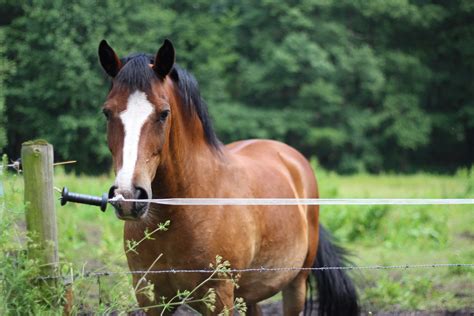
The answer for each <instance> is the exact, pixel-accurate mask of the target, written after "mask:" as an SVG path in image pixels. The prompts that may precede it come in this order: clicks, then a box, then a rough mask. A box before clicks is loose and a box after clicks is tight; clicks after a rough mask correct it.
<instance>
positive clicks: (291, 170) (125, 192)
mask: <svg viewBox="0 0 474 316" xmlns="http://www.w3.org/2000/svg"><path fill="white" fill-rule="evenodd" d="M98 53H99V60H100V63H101V65H102V68H103V69H104V70H105V72H106V74H108V76H110V78H111V82H112V83H111V88H110V91H109V93H108V96H107V99H106V101H105V103H104V106H103V113H104V115H105V116H106V119H107V143H108V147H109V149H110V152H111V154H112V160H113V169H114V170H115V174H116V179H115V182H114V184H113V186H112V187H111V188H110V190H109V197H110V198H114V197H118V196H120V197H122V199H118V200H116V202H115V203H114V204H113V205H114V208H115V213H116V216H117V217H118V218H119V219H121V220H124V221H125V224H124V244H125V245H129V244H130V242H129V241H131V240H134V241H141V242H140V243H138V244H137V246H136V249H134V251H126V256H127V261H128V266H129V269H130V270H131V271H147V270H150V271H156V270H163V269H170V268H173V269H209V264H210V263H212V262H214V261H215V258H216V255H219V256H221V257H222V258H224V259H226V260H228V261H229V262H230V264H231V266H232V268H233V269H249V268H250V269H252V268H255V269H256V270H258V268H260V267H266V268H280V267H296V268H303V269H300V270H297V269H287V270H278V271H273V272H259V271H253V272H245V273H242V274H241V276H240V279H239V280H238V287H236V286H235V285H234V284H233V283H232V282H229V280H228V279H227V280H213V281H210V282H208V283H206V284H204V285H203V286H201V287H200V288H199V291H198V293H197V294H196V295H197V296H198V294H199V295H203V294H205V293H207V291H208V290H209V289H210V288H213V289H214V290H215V294H216V302H215V309H214V310H211V309H210V308H209V307H208V306H206V305H205V304H203V303H196V304H195V305H192V307H193V308H194V309H196V310H197V311H198V312H200V313H202V314H203V315H216V314H217V313H219V312H221V311H223V310H224V309H227V310H232V308H233V305H234V298H236V297H240V298H243V299H244V301H245V302H246V304H247V308H248V309H247V313H248V314H249V315H260V314H261V310H260V308H259V307H258V305H257V303H258V302H260V301H262V300H264V299H266V298H269V297H271V296H273V295H275V294H276V293H278V292H280V291H281V292H282V294H283V310H284V315H299V314H300V313H301V312H302V311H303V309H304V307H305V303H307V304H309V303H310V302H312V300H313V298H312V295H310V296H311V297H308V299H307V290H308V291H309V292H310V293H311V292H312V290H313V287H314V286H315V285H314V282H311V281H310V278H309V277H310V276H311V275H312V276H313V277H314V278H315V279H316V281H317V282H316V283H317V291H318V298H319V314H320V315H356V314H358V311H359V307H358V300H357V293H356V290H355V287H354V285H353V283H352V281H351V279H350V277H349V276H348V275H347V274H346V273H345V272H344V271H342V270H322V269H321V270H318V269H309V268H320V267H324V266H334V265H335V266H340V265H343V264H345V252H344V250H343V249H342V248H340V247H339V246H337V245H336V244H335V243H334V242H333V240H332V239H331V237H330V235H329V233H328V232H327V231H326V230H325V229H324V228H323V227H322V226H321V225H320V224H319V207H318V206H317V205H309V206H302V205H299V206H281V205H273V206H268V205H266V206H265V205H263V206H262V205H260V206H259V205H251V206H242V205H240V206H235V205H234V206H233V205H230V206H229V205H227V206H223V205H213V206H197V205H195V206H183V205H181V206H180V205H159V204H155V203H149V202H146V201H144V202H137V201H133V202H132V201H127V200H126V199H136V200H142V199H143V200H146V199H150V198H171V197H173V198H202V197H206V198H209V197H215V198H274V197H278V198H318V197H319V194H318V187H317V183H316V178H315V175H314V172H313V170H312V168H311V166H310V164H309V163H308V161H307V160H306V158H305V157H304V156H303V155H302V154H301V153H299V152H298V151H297V150H296V149H294V148H292V147H290V146H288V145H285V144H283V143H281V142H277V141H272V140H258V139H251V140H242V141H237V142H234V143H231V144H228V145H223V144H222V143H221V142H220V141H219V139H218V138H217V136H216V134H215V132H214V130H213V127H212V123H211V119H210V115H209V114H208V110H207V106H206V104H205V102H204V101H203V99H202V98H201V96H200V92H199V87H198V84H197V82H196V79H195V78H194V76H192V75H191V74H190V73H188V72H187V71H186V70H184V69H183V68H181V67H180V66H178V65H177V64H176V63H175V49H174V47H173V44H172V43H171V42H170V41H169V40H165V41H164V42H163V44H162V45H161V47H160V48H159V49H158V51H157V53H156V55H155V56H153V55H148V54H142V53H137V54H133V55H129V56H128V57H125V58H122V59H121V58H119V57H118V55H117V54H116V53H115V51H114V50H113V49H112V48H111V47H110V46H109V44H108V43H107V42H106V41H105V40H102V41H101V42H100V45H99V50H98ZM167 220H169V221H170V223H171V224H170V226H169V227H168V230H167V231H165V232H163V231H156V230H155V229H156V227H157V225H158V224H159V223H163V222H165V221H167ZM154 230H155V231H154ZM150 232H153V234H151V236H149V235H150ZM125 248H126V249H127V246H125ZM158 258H159V260H157V259H158ZM144 276H145V275H144V274H141V275H140V274H133V284H134V286H135V289H138V290H137V291H136V293H135V296H136V299H137V302H138V304H139V306H140V307H141V308H143V310H145V311H146V312H147V313H148V314H149V315H158V314H160V313H163V314H170V313H172V311H169V310H166V309H165V310H162V308H160V307H150V306H154V304H156V300H157V299H159V298H162V297H166V298H168V299H169V298H171V297H173V296H175V295H176V293H177V291H184V290H192V289H194V288H195V287H196V286H197V285H198V284H201V282H203V280H205V279H206V277H208V274H206V273H204V272H195V273H174V274H169V273H168V274H165V273H155V274H153V273H149V274H147V275H146V279H147V281H148V282H149V283H150V284H152V285H153V293H154V297H155V298H156V300H155V301H154V302H155V303H154V302H153V298H150V297H149V295H145V294H144V293H143V291H140V289H141V288H142V285H141V278H143V277H144ZM309 312H311V311H309Z"/></svg>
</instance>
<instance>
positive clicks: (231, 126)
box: [0, 0, 474, 174]
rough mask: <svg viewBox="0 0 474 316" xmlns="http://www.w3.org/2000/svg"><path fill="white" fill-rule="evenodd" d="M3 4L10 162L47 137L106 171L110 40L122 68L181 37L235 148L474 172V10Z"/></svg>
mask: <svg viewBox="0 0 474 316" xmlns="http://www.w3.org/2000/svg"><path fill="white" fill-rule="evenodd" d="M0 3H1V7H0V8H1V10H0V25H1V28H0V43H1V44H0V56H1V58H0V113H1V114H0V151H3V152H6V153H7V154H8V155H9V156H10V157H12V158H16V157H18V156H19V152H20V146H21V143H22V142H23V141H26V140H29V139H33V138H45V139H47V140H48V141H49V142H51V143H52V144H54V146H55V151H56V155H58V156H59V157H57V160H63V159H75V160H78V164H76V165H75V166H74V167H73V168H75V170H76V171H77V172H80V173H89V174H97V173H104V172H108V171H109V166H110V155H109V153H108V149H107V147H106V142H105V119H104V118H103V115H102V114H101V113H100V111H101V106H102V103H103V102H104V100H105V97H106V95H107V92H108V87H109V84H110V83H109V80H108V78H107V77H106V76H105V75H104V73H103V72H102V69H101V68H100V66H99V63H98V58H97V47H98V44H99V42H100V40H102V39H106V40H107V41H108V42H109V43H110V44H111V46H112V47H114V49H115V50H116V51H117V52H118V54H119V55H120V56H121V57H124V56H126V55H128V54H130V53H132V52H139V51H141V52H147V53H152V54H155V53H156V51H157V49H158V48H159V46H160V45H161V43H162V41H163V39H165V38H169V39H170V40H171V41H172V42H173V43H174V45H175V48H176V51H177V62H178V63H179V64H180V65H181V66H183V67H185V68H186V69H188V70H189V71H190V72H191V73H193V74H194V75H195V76H196V78H197V79H198V82H199V83H200V87H201V92H202V95H203V97H204V99H205V100H206V101H207V103H208V106H209V110H210V112H211V114H212V117H213V119H214V126H215V128H216V130H217V134H218V136H219V137H220V139H221V140H222V141H223V142H224V143H227V142H231V141H233V140H237V139H243V138H272V139H279V140H282V141H284V142H286V143H288V144H291V145H292V146H294V147H296V148H298V149H299V150H300V151H302V152H303V153H304V154H305V155H306V156H307V157H308V158H311V157H317V159H318V161H319V163H320V164H321V165H322V166H323V167H324V168H326V169H329V170H334V171H337V172H338V173H356V172H371V173H379V172H387V171H389V172H390V171H397V172H415V171H421V170H422V171H435V172H437V173H439V172H441V173H448V172H453V171H455V170H456V169H459V168H461V167H470V166H471V165H472V163H473V161H474V80H473V79H474V78H473V73H474V18H473V17H474V2H473V1H470V0H457V1H425V0H417V1H407V0H387V1H352V0H351V1H345V0H344V1H330V0H303V1H277V0H266V1H257V2H256V1H250V0H242V1H233V0H230V1H229V0H225V1H224V0H218V1H210V0H192V1H171V0H170V1H159V2H158V1H151V0H150V1H124V0H118V1H117V0H114V1H95V0H80V1H65V0H51V1H12V0H2V1H1V2H0ZM2 149H3V150H2Z"/></svg>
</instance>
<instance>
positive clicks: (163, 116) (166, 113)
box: [160, 110, 170, 122]
mask: <svg viewBox="0 0 474 316" xmlns="http://www.w3.org/2000/svg"><path fill="white" fill-rule="evenodd" d="M169 115H170V110H164V111H161V113H160V121H161V122H164V121H165V120H166V118H167V117H168V116H169Z"/></svg>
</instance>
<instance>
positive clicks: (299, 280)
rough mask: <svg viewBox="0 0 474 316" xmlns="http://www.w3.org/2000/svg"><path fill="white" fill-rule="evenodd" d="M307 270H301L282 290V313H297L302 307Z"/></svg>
mask: <svg viewBox="0 0 474 316" xmlns="http://www.w3.org/2000/svg"><path fill="white" fill-rule="evenodd" d="M307 278H308V272H307V271H301V272H300V273H299V274H298V275H297V276H296V278H295V279H294V280H293V281H291V283H290V284H288V285H287V286H286V287H285V288H284V289H283V291H282V293H283V315H285V316H294V315H299V314H300V313H301V312H302V311H303V308H304V302H305V299H306V279H307Z"/></svg>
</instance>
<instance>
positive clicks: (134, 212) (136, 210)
mask: <svg viewBox="0 0 474 316" xmlns="http://www.w3.org/2000/svg"><path fill="white" fill-rule="evenodd" d="M99 59H100V62H101V64H102V67H103V68H104V70H105V71H106V72H107V74H108V75H109V76H110V77H112V79H113V81H112V88H111V90H110V93H109V95H108V97H107V100H106V102H105V104H104V107H103V112H104V115H105V116H106V118H107V141H108V146H109V149H110V151H111V153H112V156H113V166H114V170H115V173H116V180H115V183H114V185H113V186H112V187H111V188H110V191H109V197H110V198H113V197H117V196H119V195H121V196H122V197H123V198H125V199H148V198H151V196H152V192H151V183H152V180H153V178H154V177H155V173H156V170H157V168H158V166H159V164H160V160H161V156H162V151H163V147H164V144H165V142H166V141H167V139H168V137H169V134H170V126H171V120H172V117H173V114H172V113H171V106H170V104H171V103H172V102H173V101H172V100H171V99H173V98H174V94H173V91H172V86H173V85H172V83H171V80H170V79H169V78H168V75H169V73H170V71H171V69H172V68H173V64H174V60H175V52H174V48H173V45H172V44H171V42H170V41H168V40H165V42H164V43H163V45H162V46H161V48H160V49H159V50H158V52H157V54H156V56H155V57H154V58H153V57H151V56H148V55H145V54H136V55H134V56H130V57H127V58H125V59H122V60H121V59H119V58H118V56H117V54H116V53H115V52H114V50H113V49H112V48H111V47H110V46H109V45H108V44H107V42H106V41H102V42H101V43H100V46H99ZM114 207H115V210H116V214H117V216H118V217H119V218H120V219H124V220H137V219H140V218H141V217H142V215H143V214H144V213H146V211H147V209H148V203H132V202H124V201H121V202H120V201H119V202H116V203H114Z"/></svg>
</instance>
